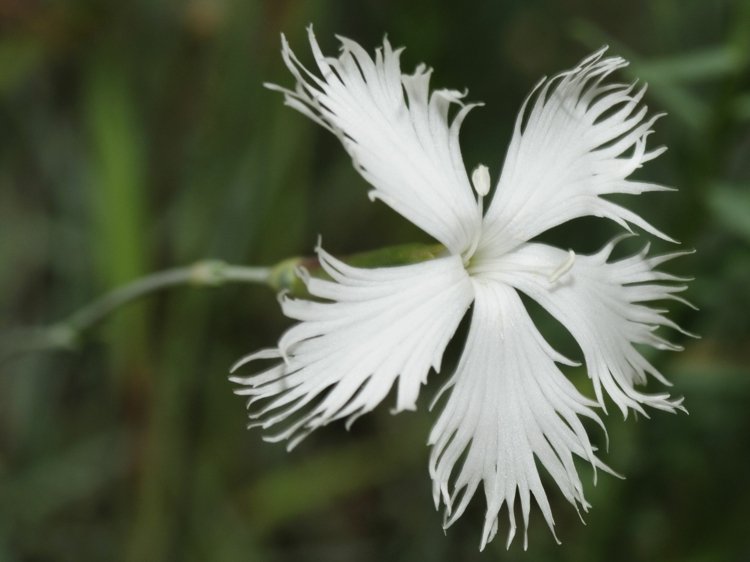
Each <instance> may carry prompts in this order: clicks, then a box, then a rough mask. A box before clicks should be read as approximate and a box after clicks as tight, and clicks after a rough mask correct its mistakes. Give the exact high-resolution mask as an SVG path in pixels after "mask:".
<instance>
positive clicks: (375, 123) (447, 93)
mask: <svg viewBox="0 0 750 562" xmlns="http://www.w3.org/2000/svg"><path fill="white" fill-rule="evenodd" d="M309 37H310V45H311V46H312V51H313V55H314V57H315V62H316V63H317V66H318V70H319V72H320V74H321V75H322V77H318V76H317V75H315V74H314V73H312V72H310V71H309V70H307V69H306V68H305V67H304V66H302V64H301V63H300V62H299V60H298V59H297V58H296V57H295V55H294V53H293V52H292V51H291V49H290V48H289V45H288V44H287V42H286V39H285V38H284V37H283V36H282V55H283V57H284V61H285V62H286V65H287V67H288V68H289V70H290V71H291V72H292V74H293V75H294V77H295V79H296V80H297V84H296V88H295V89H294V90H287V89H285V88H280V87H278V86H275V85H269V87H270V88H272V89H275V90H279V91H281V92H283V93H284V97H285V100H286V103H287V105H289V106H291V107H293V108H294V109H297V110H298V111H300V112H301V113H303V114H305V115H306V116H308V117H310V118H311V119H312V120H314V121H315V122H317V123H319V124H320V125H322V126H323V127H325V128H327V129H329V130H330V131H332V132H333V133H334V134H336V135H337V136H338V137H339V138H340V139H341V142H342V143H343V145H344V147H345V148H346V150H347V151H348V152H349V154H350V155H351V156H352V159H353V162H354V165H355V167H356V168H357V169H358V170H359V172H360V173H361V174H362V175H363V176H364V178H365V179H366V180H367V181H368V182H369V183H370V184H371V185H372V186H373V187H374V190H372V191H371V192H370V197H371V198H372V199H376V198H377V199H381V200H382V201H383V202H385V203H386V204H387V205H389V206H391V207H392V208H393V209H394V210H396V211H397V212H398V213H400V214H401V215H403V216H404V217H406V218H407V219H408V220H410V221H411V222H413V223H414V224H416V225H417V226H419V227H420V228H422V229H423V230H424V231H425V232H427V233H428V234H430V235H431V236H434V237H435V238H436V239H437V240H438V241H439V242H441V243H442V244H444V245H445V246H446V247H447V248H448V249H449V250H450V251H451V253H453V254H461V253H465V252H467V250H469V249H470V248H473V247H476V239H477V237H478V235H479V230H480V223H481V210H480V208H479V207H478V205H477V203H476V200H475V199H474V195H473V193H472V190H471V184H470V183H469V179H468V176H467V173H466V169H465V167H464V163H463V159H462V157H461V149H460V146H459V141H458V134H459V129H460V126H461V123H462V122H463V120H464V118H465V117H466V114H467V113H468V111H469V110H470V109H471V108H472V107H474V105H476V104H474V105H464V104H463V103H462V102H461V98H462V97H463V95H464V94H462V93H460V92H456V91H452V90H436V91H434V92H432V94H430V92H429V80H430V74H431V71H430V70H427V69H426V68H425V67H424V65H420V66H419V67H418V68H417V69H416V71H415V73H414V74H413V75H402V74H401V69H400V63H399V55H400V52H401V50H400V49H396V50H394V49H393V48H391V45H390V44H389V43H388V41H387V40H385V41H384V42H383V47H382V49H377V51H376V55H375V60H373V59H372V58H371V57H370V55H369V54H368V53H367V52H366V51H365V50H364V49H363V48H362V47H361V46H360V45H358V44H357V43H355V42H354V41H351V40H349V39H346V38H343V37H340V38H339V40H340V41H341V47H342V49H341V54H340V56H339V57H338V58H328V57H325V56H324V55H323V54H322V52H321V50H320V47H319V46H318V43H317V42H316V40H315V36H314V35H313V32H312V28H310V29H309ZM404 91H405V92H406V97H405V96H404ZM453 104H457V105H458V106H459V107H460V109H459V111H458V113H457V114H456V116H455V117H454V118H453V119H452V120H450V119H449V117H448V113H449V110H450V108H451V106H452V105H453Z"/></svg>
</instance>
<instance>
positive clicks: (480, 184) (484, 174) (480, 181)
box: [471, 164, 490, 197]
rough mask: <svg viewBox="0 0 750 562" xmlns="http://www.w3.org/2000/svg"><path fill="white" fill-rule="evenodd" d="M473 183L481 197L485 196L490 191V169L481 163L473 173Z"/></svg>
mask: <svg viewBox="0 0 750 562" xmlns="http://www.w3.org/2000/svg"><path fill="white" fill-rule="evenodd" d="M471 183H472V185H473V186H474V191H476V192H477V195H479V197H484V196H485V195H487V194H488V193H489V192H490V171H489V169H488V168H487V166H485V165H484V164H479V166H477V167H476V168H474V171H473V172H472V173H471Z"/></svg>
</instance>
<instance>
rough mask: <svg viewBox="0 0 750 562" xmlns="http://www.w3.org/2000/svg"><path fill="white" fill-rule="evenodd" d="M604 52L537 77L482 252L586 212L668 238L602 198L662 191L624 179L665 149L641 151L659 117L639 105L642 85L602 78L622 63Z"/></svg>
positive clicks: (508, 246) (494, 252)
mask: <svg viewBox="0 0 750 562" xmlns="http://www.w3.org/2000/svg"><path fill="white" fill-rule="evenodd" d="M603 53H604V51H603V50H602V51H599V52H598V53H595V54H594V55H592V56H591V57H589V58H587V59H586V60H584V61H583V62H581V63H580V64H579V65H578V66H577V67H576V68H574V69H572V70H570V71H567V72H564V73H562V74H560V75H558V76H556V77H555V78H553V79H551V80H546V81H543V82H542V83H540V84H539V85H538V86H537V88H536V89H535V92H532V95H531V96H530V97H529V98H527V100H526V102H525V103H524V105H523V107H522V109H521V112H520V113H519V115H518V118H517V121H516V126H515V131H514V134H513V138H512V140H511V143H510V146H509V147H508V152H507V154H506V158H505V163H504V165H503V169H502V173H501V177H500V180H499V183H498V187H497V190H496V193H495V197H494V198H493V200H492V203H491V205H490V207H489V209H488V211H487V215H486V216H485V221H484V222H485V227H484V234H483V238H482V242H481V244H480V250H479V252H480V253H484V254H487V255H495V256H498V255H501V254H502V253H503V252H505V251H508V250H510V249H512V248H513V247H515V246H517V245H518V244H519V243H522V242H526V241H528V240H530V239H531V238H533V237H534V236H536V235H538V234H540V233H542V232H544V231H546V230H549V229H550V228H552V227H555V226H557V225H560V224H562V223H564V222H567V221H569V220H571V219H574V218H578V217H582V216H587V215H592V216H597V217H606V218H609V219H611V220H613V221H615V222H617V223H618V224H620V225H621V226H623V227H625V228H627V229H629V226H628V223H630V224H635V225H637V226H638V227H640V228H643V229H645V230H647V231H648V232H650V233H652V234H654V235H657V236H660V237H662V238H664V239H667V240H669V238H668V237H667V236H666V235H664V234H663V233H661V232H660V231H658V230H656V229H655V228H654V227H653V226H651V225H650V224H649V223H647V222H646V221H645V220H643V219H642V218H641V217H640V216H638V215H637V214H635V213H633V212H632V211H629V210H628V209H626V208H624V207H622V206H620V205H617V204H615V203H613V202H611V201H608V200H606V199H604V198H602V197H601V195H607V194H613V193H626V194H640V193H643V192H646V191H660V190H666V189H667V188H665V187H662V186H659V185H655V184H648V183H642V182H636V181H631V180H628V179H627V178H628V176H630V174H632V173H633V172H634V171H635V170H636V169H638V168H639V167H641V165H642V164H643V163H645V162H647V161H649V160H652V159H653V158H655V157H656V156H658V155H659V154H661V153H662V152H663V149H656V150H652V151H648V150H647V149H646V139H647V137H648V136H649V134H650V133H651V132H652V131H651V127H652V125H653V123H654V121H656V119H657V118H658V117H659V116H658V115H657V116H650V117H649V116H647V113H646V108H645V107H640V108H639V103H640V101H641V99H642V98H643V94H644V93H645V86H644V87H640V88H637V87H636V84H630V85H627V84H612V83H610V84H607V83H605V81H606V79H607V78H608V77H609V75H610V74H612V73H613V72H614V71H616V70H617V69H619V68H622V67H624V66H626V65H627V62H626V61H625V60H623V59H621V58H602V55H603ZM534 93H536V96H535V99H533V100H532V99H531V98H532V97H533V96H534ZM524 123H525V124H524Z"/></svg>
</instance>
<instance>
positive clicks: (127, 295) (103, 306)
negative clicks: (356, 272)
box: [0, 244, 444, 360]
mask: <svg viewBox="0 0 750 562" xmlns="http://www.w3.org/2000/svg"><path fill="white" fill-rule="evenodd" d="M443 251H444V248H443V247H442V246H439V245H438V246H436V245H425V244H407V245H402V246H393V247H389V248H382V249H379V250H374V251H371V252H365V253H361V254H355V255H353V256H351V257H350V258H349V259H347V260H346V261H347V262H348V263H350V264H351V265H356V266H357V267H371V268H374V267H389V266H396V265H405V264H410V263H417V262H422V261H427V260H430V259H434V258H435V257H437V256H439V255H440V254H441V253H442V252H443ZM300 267H304V268H305V269H306V270H307V271H308V272H309V274H310V275H311V276H313V277H318V278H327V277H328V276H327V275H326V273H325V271H324V270H323V269H322V268H321V267H320V264H319V263H318V260H317V259H316V258H301V257H296V258H290V259H286V260H284V261H282V262H279V263H278V264H276V265H275V266H272V267H251V266H240V265H232V264H228V263H225V262H222V261H218V260H205V261H199V262H196V263H194V264H193V265H189V266H187V267H178V268H174V269H167V270H164V271H159V272H157V273H153V274H151V275H147V276H145V277H141V278H140V279H136V280H135V281H132V282H131V283H128V284H127V285H123V286H122V287H118V288H116V289H114V290H113V291H110V292H109V293H107V294H105V295H104V296H102V297H100V298H99V299H97V300H95V301H93V302H92V303H90V304H88V305H86V306H84V307H83V308H81V309H79V310H77V311H76V312H74V313H73V314H71V315H70V316H68V317H67V318H66V319H64V320H62V321H60V322H57V323H55V324H52V325H50V326H43V327H39V328H29V329H24V330H18V331H16V332H12V333H10V334H6V335H3V336H2V337H0V360H2V359H7V358H9V357H11V356H15V355H20V354H24V353H31V352H36V351H43V350H50V349H75V348H76V347H77V346H78V345H79V344H80V343H81V340H82V338H83V336H84V335H85V334H86V333H87V332H89V331H90V330H92V329H93V328H95V327H96V326H97V325H98V324H99V323H101V322H102V321H103V320H104V319H106V318H107V317H108V316H109V315H110V314H112V313H113V312H115V311H117V310H118V309H120V308H122V307H123V306H125V305H127V304H128V303H130V302H133V301H135V300H138V299H140V298H142V297H145V296H147V295H150V294H151V293H155V292H157V291H161V290H163V289H169V288H171V287H177V286H181V285H188V286H193V287H218V286H221V285H224V284H226V283H255V284H259V285H266V286H267V287H270V288H271V289H273V290H275V291H282V290H283V291H287V292H288V293H289V294H291V295H293V296H308V293H307V290H306V288H305V286H304V283H302V280H301V279H300V278H299V276H298V275H297V271H298V268H300Z"/></svg>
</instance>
